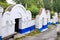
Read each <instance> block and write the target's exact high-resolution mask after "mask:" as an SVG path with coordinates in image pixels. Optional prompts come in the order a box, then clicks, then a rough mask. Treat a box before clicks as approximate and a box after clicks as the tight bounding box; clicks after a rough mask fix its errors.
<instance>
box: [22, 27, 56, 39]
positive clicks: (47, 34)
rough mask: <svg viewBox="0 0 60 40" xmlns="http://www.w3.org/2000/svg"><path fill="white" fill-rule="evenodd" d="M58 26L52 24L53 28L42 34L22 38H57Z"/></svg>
mask: <svg viewBox="0 0 60 40" xmlns="http://www.w3.org/2000/svg"><path fill="white" fill-rule="evenodd" d="M56 29H57V27H56V26H55V27H53V26H51V30H47V31H45V32H43V33H41V34H38V35H35V36H29V37H25V38H23V39H22V40H55V38H56V37H57V31H56Z"/></svg>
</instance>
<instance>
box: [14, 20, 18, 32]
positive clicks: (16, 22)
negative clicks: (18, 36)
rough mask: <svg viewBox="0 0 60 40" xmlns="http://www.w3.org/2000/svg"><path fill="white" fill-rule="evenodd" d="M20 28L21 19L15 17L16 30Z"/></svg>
mask: <svg viewBox="0 0 60 40" xmlns="http://www.w3.org/2000/svg"><path fill="white" fill-rule="evenodd" d="M18 29H19V19H15V32H18Z"/></svg>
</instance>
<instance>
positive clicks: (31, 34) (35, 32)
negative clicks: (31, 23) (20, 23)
mask: <svg viewBox="0 0 60 40" xmlns="http://www.w3.org/2000/svg"><path fill="white" fill-rule="evenodd" d="M39 33H41V32H40V31H39V30H37V29H35V30H33V31H31V33H29V34H26V36H22V37H20V38H15V40H22V39H23V38H25V37H27V36H35V35H37V34H39Z"/></svg>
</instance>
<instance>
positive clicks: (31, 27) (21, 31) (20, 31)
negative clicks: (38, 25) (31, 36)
mask: <svg viewBox="0 0 60 40" xmlns="http://www.w3.org/2000/svg"><path fill="white" fill-rule="evenodd" d="M34 29H35V25H33V26H30V27H28V28H25V29H19V30H18V33H21V34H23V33H26V32H28V31H32V30H34Z"/></svg>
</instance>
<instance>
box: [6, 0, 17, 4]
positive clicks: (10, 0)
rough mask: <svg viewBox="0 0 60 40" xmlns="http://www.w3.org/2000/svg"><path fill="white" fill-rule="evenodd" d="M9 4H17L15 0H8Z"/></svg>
mask: <svg viewBox="0 0 60 40" xmlns="http://www.w3.org/2000/svg"><path fill="white" fill-rule="evenodd" d="M6 1H7V3H9V4H16V3H15V2H14V1H13V0H6Z"/></svg>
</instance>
